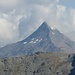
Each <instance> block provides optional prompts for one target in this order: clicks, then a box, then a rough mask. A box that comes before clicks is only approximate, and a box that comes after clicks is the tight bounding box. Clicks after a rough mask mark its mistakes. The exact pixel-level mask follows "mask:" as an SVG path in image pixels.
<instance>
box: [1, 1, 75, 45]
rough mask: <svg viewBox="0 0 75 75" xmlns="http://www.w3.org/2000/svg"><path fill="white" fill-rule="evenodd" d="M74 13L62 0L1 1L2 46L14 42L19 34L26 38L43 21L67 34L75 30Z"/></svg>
mask: <svg viewBox="0 0 75 75" xmlns="http://www.w3.org/2000/svg"><path fill="white" fill-rule="evenodd" d="M74 11H75V9H73V8H69V7H66V6H64V5H61V4H60V0H36V1H35V0H0V41H1V40H2V41H1V43H2V45H3V44H6V43H9V42H12V41H13V40H16V39H17V38H18V35H19V34H20V35H21V36H20V37H21V38H22V37H24V38H25V37H27V36H28V35H29V34H31V33H32V32H33V31H35V30H36V29H37V28H38V27H39V26H40V24H41V23H42V22H43V21H47V22H48V23H49V24H50V26H52V27H56V28H58V29H59V30H60V31H61V32H63V33H65V34H66V33H67V32H70V31H71V30H75V16H74V15H75V12H74ZM63 29H64V30H63ZM19 32H20V33H19ZM3 34H6V37H5V36H4V35H3ZM16 36H17V37H16ZM15 37H16V38H15ZM3 40H4V41H3ZM8 40H9V41H8Z"/></svg>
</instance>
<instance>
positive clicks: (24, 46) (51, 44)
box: [0, 22, 75, 57]
mask: <svg viewBox="0 0 75 75" xmlns="http://www.w3.org/2000/svg"><path fill="white" fill-rule="evenodd" d="M74 49H75V43H74V42H73V41H71V40H70V39H68V38H67V37H66V36H64V35H63V34H62V33H60V32H59V31H58V30H57V29H51V28H50V27H49V26H48V25H47V23H45V22H44V23H43V24H42V25H41V26H40V27H39V28H38V29H37V30H36V31H35V32H34V33H32V34H31V35H30V36H29V37H28V38H26V39H24V40H22V41H19V42H17V43H14V44H10V45H6V46H5V47H3V48H0V57H8V56H17V55H23V54H31V53H35V52H67V53H68V52H75V50H74Z"/></svg>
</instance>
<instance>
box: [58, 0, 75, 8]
mask: <svg viewBox="0 0 75 75" xmlns="http://www.w3.org/2000/svg"><path fill="white" fill-rule="evenodd" d="M59 3H60V4H62V5H64V6H66V7H69V8H75V0H59Z"/></svg>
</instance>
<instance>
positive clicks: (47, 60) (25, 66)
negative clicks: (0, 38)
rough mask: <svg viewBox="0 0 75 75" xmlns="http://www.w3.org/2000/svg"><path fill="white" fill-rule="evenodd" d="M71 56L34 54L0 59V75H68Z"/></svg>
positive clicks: (70, 67) (64, 54) (63, 54)
mask: <svg viewBox="0 0 75 75" xmlns="http://www.w3.org/2000/svg"><path fill="white" fill-rule="evenodd" d="M72 58H73V55H70V54H66V53H52V52H51V53H40V52H38V53H35V54H31V55H26V56H20V57H10V58H1V59H0V75H69V73H70V70H71V69H72V66H71V65H72Z"/></svg>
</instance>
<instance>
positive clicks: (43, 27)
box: [39, 22, 50, 30]
mask: <svg viewBox="0 0 75 75" xmlns="http://www.w3.org/2000/svg"><path fill="white" fill-rule="evenodd" d="M39 29H43V30H45V29H49V30H50V27H49V26H48V24H47V23H46V22H43V23H42V24H41V26H40V27H39Z"/></svg>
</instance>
